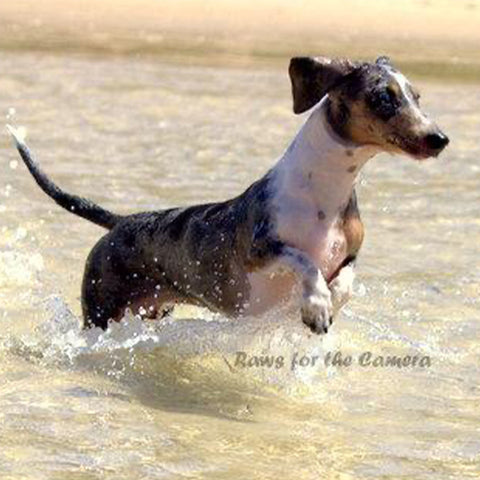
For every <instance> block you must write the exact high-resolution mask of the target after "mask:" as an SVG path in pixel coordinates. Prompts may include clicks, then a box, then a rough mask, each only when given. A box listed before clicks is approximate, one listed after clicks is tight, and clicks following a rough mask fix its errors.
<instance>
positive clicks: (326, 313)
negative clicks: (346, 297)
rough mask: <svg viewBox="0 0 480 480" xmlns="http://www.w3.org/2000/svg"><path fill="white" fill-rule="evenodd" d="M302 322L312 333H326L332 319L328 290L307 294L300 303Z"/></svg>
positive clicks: (330, 299)
mask: <svg viewBox="0 0 480 480" xmlns="http://www.w3.org/2000/svg"><path fill="white" fill-rule="evenodd" d="M301 311H302V322H303V323H304V324H305V325H307V327H309V328H310V330H311V331H312V332H313V333H318V334H322V333H327V332H328V329H329V327H330V325H331V324H332V321H333V306H332V298H331V294H330V291H329V290H325V291H323V290H322V291H317V292H315V293H313V294H310V295H307V296H306V297H304V299H303V303H302V309H301Z"/></svg>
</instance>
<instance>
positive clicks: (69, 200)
mask: <svg viewBox="0 0 480 480" xmlns="http://www.w3.org/2000/svg"><path fill="white" fill-rule="evenodd" d="M289 72H290V77H291V80H292V93H293V97H294V111H295V112H297V113H301V112H303V111H305V110H307V109H309V108H311V107H313V106H315V105H316V106H315V108H314V110H313V112H312V114H311V115H310V117H309V119H308V120H307V122H306V123H305V125H304V127H302V129H301V131H300V132H299V134H298V135H297V137H296V138H295V140H294V142H293V143H292V144H291V146H290V147H289V149H288V150H287V151H286V152H285V154H284V156H283V157H282V158H281V160H280V161H279V162H278V163H277V164H276V166H275V167H274V168H272V170H270V172H268V173H267V174H266V175H265V176H264V177H263V178H262V179H260V180H258V181H257V182H255V183H254V184H253V185H251V186H250V187H249V188H248V189H247V190H246V191H245V192H244V193H242V194H241V195H239V196H237V197H235V198H233V199H231V200H227V201H224V202H218V203H210V204H205V205H196V206H192V207H187V208H174V209H169V210H164V211H158V212H147V213H139V214H133V215H128V216H119V215H115V214H113V213H111V212H108V211H106V210H104V209H103V208H102V207H99V206H98V205H95V204H94V203H92V202H90V201H88V200H86V199H83V198H81V197H77V196H75V195H70V194H68V193H66V192H64V191H63V190H61V189H60V188H58V187H57V186H56V185H55V184H54V183H53V182H52V181H51V180H50V179H49V178H48V177H47V176H46V175H45V174H44V173H43V172H42V170H41V169H40V167H39V166H38V164H37V163H36V162H35V160H34V159H33V157H32V155H31V153H30V151H29V149H28V147H27V146H26V145H25V144H24V143H23V142H22V141H21V140H20V139H19V138H18V135H16V134H15V131H13V130H11V133H12V134H13V136H14V138H15V140H16V144H17V148H18V150H19V152H20V155H21V157H22V159H23V160H24V162H25V164H26V165H27V167H28V168H29V170H30V172H31V174H32V175H33V177H34V178H35V180H36V182H37V183H38V184H39V186H40V187H41V188H42V190H44V191H45V192H46V193H47V194H48V195H49V196H50V197H51V198H52V199H53V200H54V201H55V202H57V203H58V204H59V205H60V206H62V207H63V208H65V209H67V210H69V211H70V212H72V213H75V214H77V215H79V216H81V217H83V218H86V219H88V220H90V221H92V222H94V223H96V224H98V225H100V226H103V227H105V228H107V229H109V230H110V231H109V232H108V233H107V234H106V235H105V236H103V237H102V238H101V239H100V240H99V241H98V242H97V244H96V245H95V247H94V248H93V249H92V251H91V253H90V255H89V257H88V259H87V262H86V266H85V273H84V279H83V285H82V308H83V317H84V325H85V326H86V327H91V326H99V327H101V328H104V329H105V328H107V327H108V322H109V321H111V320H114V321H117V320H120V319H121V318H122V316H123V315H124V313H125V310H126V309H128V308H130V309H131V310H132V311H133V312H134V313H136V314H140V315H141V316H143V317H144V318H155V317H157V316H159V315H162V314H164V313H165V312H168V311H170V309H171V308H172V306H173V305H174V304H175V303H179V302H182V303H183V302H185V303H191V304H195V305H200V306H204V307H208V308H209V309H211V310H214V311H218V312H222V313H224V314H227V315H229V316H239V315H242V314H250V313H252V312H254V311H255V308H254V309H253V310H252V299H253V298H254V297H255V296H257V297H258V295H259V293H258V292H260V293H262V292H263V293H268V294H275V293H278V292H282V295H283V292H291V291H292V288H293V285H294V284H296V283H299V284H300V285H301V287H302V290H303V300H302V303H301V315H302V320H303V322H304V323H305V324H306V325H308V326H309V327H310V328H311V329H312V331H314V332H317V333H322V332H326V331H327V329H328V327H329V326H330V324H331V322H332V316H333V315H334V314H335V313H336V312H337V311H338V310H339V309H340V308H341V306H342V305H343V304H344V303H345V302H346V301H348V298H349V296H350V295H351V289H352V282H353V277H354V273H353V264H354V262H355V259H356V257H357V254H358V252H359V249H360V246H361V244H362V241H363V236H364V232H363V225H362V222H361V220H360V215H359V211H358V206H357V199H356V195H355V190H354V188H353V187H354V182H355V177H356V175H357V174H358V171H359V170H360V168H361V167H362V166H363V165H364V163H365V162H366V161H367V160H368V159H369V158H371V157H372V156H373V155H375V154H376V153H378V152H379V151H395V152H398V151H400V152H404V153H408V154H410V155H412V156H417V157H424V156H432V155H436V154H438V153H439V151H440V150H441V148H435V149H433V148H432V145H433V143H432V141H430V142H426V140H425V136H426V135H429V134H430V135H437V139H436V141H437V143H438V142H439V138H440V134H439V133H438V132H440V131H439V129H438V127H436V125H435V124H434V123H433V122H432V121H431V120H430V119H428V118H427V117H426V116H424V115H423V114H422V113H421V111H420V110H419V106H418V97H417V96H416V94H415V93H414V91H413V90H412V89H411V87H410V85H409V84H408V82H407V81H406V79H405V80H404V77H403V76H400V74H399V73H397V72H396V71H395V70H394V69H393V67H392V66H391V65H390V63H389V62H388V60H386V59H382V58H381V59H379V60H377V62H376V63H375V64H370V63H365V64H360V63H354V62H350V61H348V60H329V59H312V58H301V57H300V58H299V57H297V58H294V59H292V61H291V64H290V69H289ZM386 92H387V93H386ZM385 95H387V97H388V98H387V97H386V96H385ZM322 99H323V100H322ZM320 100H322V101H320ZM319 102H320V103H319ZM445 138H446V137H445ZM430 140H431V139H430ZM440 140H441V138H440ZM447 141H448V139H447ZM425 142H426V143H425ZM427 147H428V148H427ZM437 147H438V145H437ZM442 148H443V147H442ZM298 212H300V213H298ZM299 215H300V216H299ZM332 238H333V240H332ZM285 270H286V271H287V274H286V275H284V272H285ZM272 272H273V275H272ZM282 272H283V273H282ZM292 274H293V276H292ZM276 275H277V277H276V278H277V280H278V278H279V279H280V281H277V280H272V278H273V277H275V276H276ZM278 275H279V276H278ZM282 275H284V276H282ZM295 276H296V279H295ZM267 296H268V295H267ZM257 300H261V299H258V298H257ZM277 300H278V299H276V300H275V301H277ZM272 302H273V300H271V299H270V300H268V301H267V302H266V303H265V304H264V305H263V306H262V305H260V306H259V309H260V311H261V309H262V308H263V309H264V310H265V309H268V308H270V307H271V303H272ZM260 303H261V302H260ZM253 307H256V305H254V306H253Z"/></svg>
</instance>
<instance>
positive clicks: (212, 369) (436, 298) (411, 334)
mask: <svg viewBox="0 0 480 480" xmlns="http://www.w3.org/2000/svg"><path fill="white" fill-rule="evenodd" d="M0 69H1V71H2V75H1V77H0V113H1V114H2V115H4V117H5V121H8V122H10V123H12V122H13V123H16V124H17V125H24V126H26V128H27V130H28V139H29V144H30V146H31V147H32V149H33V150H34V152H35V153H36V155H37V157H38V158H39V160H40V161H41V163H42V166H43V167H44V169H45V170H46V171H47V172H48V173H49V174H50V175H51V176H52V177H53V178H54V179H55V180H56V181H57V182H58V183H59V184H60V185H62V186H63V187H65V188H66V189H67V190H69V191H72V192H76V193H79V194H82V195H84V196H86V197H89V198H92V199H94V200H95V201H97V202H99V203H100V204H102V205H105V206H106V207H108V208H111V209H113V210H115V211H119V212H131V211H138V210H144V209H152V208H164V207H169V206H173V205H186V204H190V203H194V202H201V201H206V200H217V199H223V198H226V197H228V196H233V195H234V194H236V193H238V192H240V191H242V189H244V188H246V187H247V186H248V185H249V184H250V183H251V182H252V181H253V180H254V179H256V178H258V177H259V176H260V175H262V174H263V172H265V171H266V169H268V168H269V166H271V165H272V163H273V162H274V161H275V158H276V157H278V156H279V155H280V154H281V153H282V151H283V149H285V148H286V146H287V145H288V142H289V141H290V140H291V139H292V137H293V135H294V134H295V132H296V129H297V128H298V126H299V125H300V124H301V122H302V121H303V118H298V117H295V116H294V115H293V114H292V113H291V100H290V98H289V89H290V87H289V84H288V79H287V75H286V72H285V71H282V70H277V69H263V70H262V69H256V70H253V69H245V70H243V69H240V68H228V67H224V68H219V67H215V68H213V67H200V66H193V65H179V64H177V65H169V64H163V63H162V62H160V61H159V60H158V58H155V59H153V58H152V59H149V58H143V59H139V58H133V57H130V58H124V57H123V58H120V57H105V58H103V57H101V56H96V57H88V56H79V57H71V56H70V57H67V56H61V55H55V56H49V55H39V54H37V55H30V54H27V53H25V54H21V55H18V54H17V55H13V54H8V53H2V56H1V57H0ZM420 86H421V89H422V90H423V103H424V105H425V108H426V109H427V110H428V111H430V112H431V113H432V115H433V116H434V117H435V118H436V119H438V121H439V123H440V124H441V125H442V127H444V129H445V131H446V132H447V133H448V134H449V136H450V137H451V139H452V143H451V146H450V147H449V148H448V151H447V152H445V154H444V155H442V157H441V158H439V159H437V160H432V161H429V162H426V163H422V164H419V163H416V162H413V161H411V160H408V159H405V158H397V157H395V158H393V157H388V156H383V157H379V158H377V159H375V160H373V161H371V163H370V164H369V165H367V167H366V168H365V170H364V173H363V175H362V178H361V180H360V181H359V197H360V206H361V210H362V216H363V219H364V222H365V226H366V241H365V243H364V246H363V249H362V252H361V256H360V259H359V263H358V282H357V286H356V292H355V297H354V299H353V301H352V302H351V303H350V304H349V306H348V308H346V309H345V311H344V312H343V314H342V315H341V317H340V318H339V319H338V320H337V322H336V325H335V326H334V328H333V329H332V330H331V332H330V333H329V334H328V335H327V336H326V337H317V336H311V335H309V334H308V333H307V331H306V330H305V329H304V328H303V327H302V325H300V322H299V319H298V318H297V316H296V315H292V314H291V313H290V312H288V311H285V312H274V313H273V314H271V315H269V316H268V317H267V318H264V319H262V320H256V321H255V320H250V319H246V320H244V321H228V320H227V319H224V318H221V317H218V316H212V315H211V314H208V313H206V312H198V311H196V310H194V309H190V308H184V309H181V310H180V311H178V312H176V314H175V318H173V319H172V318H169V319H166V320H164V321H162V322H149V323H143V324H142V323H141V322H139V321H138V320H136V319H132V318H131V319H127V321H126V322H125V323H124V324H121V325H116V326H115V327H114V328H112V329H111V331H109V332H107V333H103V332H98V331H90V332H87V333H85V332H81V331H80V329H79V327H78V324H79V315H80V307H79V298H78V297H79V290H80V281H81V275H82V269H83V264H84V261H85V257H86V255H87V254H88V251H89V249H90V248H91V246H92V245H93V243H94V242H95V241H96V239H98V238H99V236H100V235H101V234H102V230H101V229H100V228H98V227H96V226H93V225H91V224H89V223H87V222H85V221H83V220H81V219H79V218H77V217H74V216H71V215H69V214H68V213H66V212H64V211H62V210H61V209H60V208H57V207H56V206H55V205H54V204H53V203H51V201H50V200H49V199H48V198H46V197H45V195H44V194H43V193H42V192H41V191H40V190H39V189H38V188H37V186H36V185H35V184H34V182H33V180H32V179H31V177H30V176H29V175H28V174H27V172H26V169H25V168H24V166H23V164H20V163H19V161H18V158H17V155H16V152H15V151H14V150H13V148H12V147H11V145H10V142H9V140H8V138H7V136H6V135H4V136H2V137H1V138H0V158H1V159H2V161H1V163H0V176H1V182H0V229H1V230H0V231H1V232H2V233H1V236H0V319H1V320H0V321H1V326H2V329H1V333H0V358H1V362H0V365H1V366H0V385H1V387H0V474H1V477H2V479H15V480H17V479H36V480H38V479H43V478H45V479H64V478H69V479H81V480H84V479H85V480H86V479H88V480H90V479H92V480H93V479H100V478H102V479H104V478H105V479H110V478H111V479H114V478H115V479H123V478H125V479H132V480H135V479H142V478H205V479H207V478H208V479H227V478H229V479H231V478H234V479H251V478H258V479H270V478H272V479H273V478H276V479H283V478H284V479H290V478H292V477H293V476H295V478H298V479H312V478H328V479H336V478H338V479H342V480H344V479H374V478H382V479H399V478H416V479H445V478H454V477H455V478H478V477H479V476H480V466H479V462H480V420H479V414H480V404H479V396H480V388H479V380H480V374H479V360H480V346H479V343H478V341H477V338H478V336H479V334H480V326H479V325H480V323H479V322H478V320H480V300H479V292H480V273H479V269H478V262H479V258H480V246H479V243H478V238H479V234H480V220H479V219H480V189H479V185H480V163H479V155H480V148H479V142H478V132H479V126H480V113H479V112H480V93H479V90H478V86H465V85H452V84H449V85H448V86H447V85H441V84H421V85H420ZM239 351H241V352H245V353H246V354H247V355H248V356H249V357H251V356H253V355H257V356H260V355H275V356H276V357H277V361H278V358H279V357H283V360H284V364H283V366H282V365H281V364H278V363H277V364H276V365H277V366H279V368H275V366H274V367H270V368H269V367H267V366H263V367H246V368H243V367H242V366H241V365H237V364H236V359H237V352H239ZM336 351H339V352H341V354H342V355H343V358H344V359H345V358H346V357H348V356H352V365H350V366H342V367H341V366H335V365H331V364H330V365H328V366H325V360H326V356H327V355H328V352H336ZM368 351H369V352H372V353H373V354H374V355H375V356H382V355H383V356H392V355H398V356H400V357H405V356H418V357H419V358H420V357H421V358H423V359H425V357H428V360H429V363H430V366H428V365H427V366H419V365H417V366H415V367H412V366H411V367H403V368H398V367H383V368H382V367H373V366H360V365H359V363H358V357H359V355H361V354H362V353H363V352H368ZM295 354H298V355H299V356H298V357H297V358H300V357H302V356H304V355H305V356H308V358H307V360H310V363H309V366H303V367H301V366H297V367H296V368H294V369H293V370H292V368H291V361H292V358H293V357H294V355H295ZM314 356H318V357H319V359H318V360H317V361H316V364H315V365H314V366H312V365H311V363H312V362H313V359H312V357H314ZM274 365H275V363H274Z"/></svg>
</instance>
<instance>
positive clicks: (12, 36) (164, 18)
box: [0, 0, 480, 81]
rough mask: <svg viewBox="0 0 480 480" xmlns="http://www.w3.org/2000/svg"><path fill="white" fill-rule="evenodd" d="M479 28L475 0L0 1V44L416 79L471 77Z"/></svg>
mask: <svg viewBox="0 0 480 480" xmlns="http://www.w3.org/2000/svg"><path fill="white" fill-rule="evenodd" d="M479 25H480V1H479V0H465V1H458V2H451V1H446V0H404V1H401V2H390V1H387V0H374V1H368V2H361V1H358V0H345V1H342V2H335V1H332V0H327V1H322V2H311V1H308V0H301V1H298V2H289V1H287V0H277V1H272V0H270V1H269V0H260V1H256V2H253V1H250V0H249V1H245V2H237V1H234V0H223V1H220V2H219V1H214V0H182V1H174V0H115V1H114V0H101V1H98V0H66V1H63V2H59V1H58V0H42V1H41V2H38V1H35V0H20V1H17V2H1V4H0V48H2V49H9V50H10V49H18V50H48V51H70V52H91V53H93V52H95V53H116V54H160V55H162V57H163V58H164V59H166V58H168V59H169V60H178V59H179V57H180V59H181V61H182V62H183V61H185V59H188V60H189V62H191V63H205V62H208V63H215V64H218V63H221V64H225V63H229V64H241V65H248V64H254V65H258V64H259V63H267V62H268V63H271V62H277V63H280V62H284V61H285V57H288V56H289V55H292V54H299V53H302V54H305V53H312V54H326V53H327V54H329V55H350V56H355V57H363V58H367V57H372V56H375V55H378V54H385V53H386V54H389V55H391V56H393V57H394V58H395V59H396V61H397V63H399V64H400V65H401V66H402V67H403V68H407V69H408V70H409V71H411V72H414V73H417V74H420V75H426V76H431V77H442V78H445V77H452V76H454V77H459V78H463V79H464V80H470V81H476V80H478V78H480V50H479V49H478V45H479V44H480V28H479Z"/></svg>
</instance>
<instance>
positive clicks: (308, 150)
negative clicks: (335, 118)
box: [272, 97, 379, 217]
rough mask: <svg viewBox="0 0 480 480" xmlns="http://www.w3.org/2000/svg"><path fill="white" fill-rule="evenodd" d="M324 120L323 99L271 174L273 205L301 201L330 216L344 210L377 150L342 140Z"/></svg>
mask: <svg viewBox="0 0 480 480" xmlns="http://www.w3.org/2000/svg"><path fill="white" fill-rule="evenodd" d="M327 118H328V117H327V97H324V98H323V100H322V101H321V102H320V103H319V104H318V105H317V107H315V109H314V110H313V111H312V113H311V114H310V117H309V118H308V120H307V121H306V122H305V124H304V125H303V127H302V128H301V129H300V131H299V132H298V134H297V136H296V137H295V139H294V140H293V142H292V143H291V145H290V146H289V148H288V149H287V151H286V152H285V153H284V155H283V156H282V158H281V159H280V160H279V161H278V163H277V164H276V165H275V167H274V168H273V171H272V173H273V175H274V182H275V187H274V188H275V191H276V194H277V199H276V200H277V202H278V201H281V198H283V199H284V200H288V198H292V199H293V198H295V199H297V200H304V201H307V202H309V203H312V206H314V207H315V208H318V209H319V211H320V210H321V211H322V213H323V214H325V215H326V216H329V217H333V216H335V215H337V214H338V213H339V209H341V208H344V207H346V205H347V204H348V201H349V199H350V197H351V195H352V190H353V187H354V184H355V180H356V178H357V175H358V172H359V171H360V169H361V168H362V167H363V166H364V165H365V163H366V162H367V160H369V159H370V158H372V157H373V156H374V155H375V154H377V153H378V152H379V148H378V147H375V146H372V145H366V146H360V145H357V144H353V143H351V142H347V141H344V140H343V139H342V138H340V137H339V136H338V135H337V134H336V133H335V132H334V130H333V129H332V127H331V125H330V124H329V122H328V119H327ZM279 197H281V198H279Z"/></svg>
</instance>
